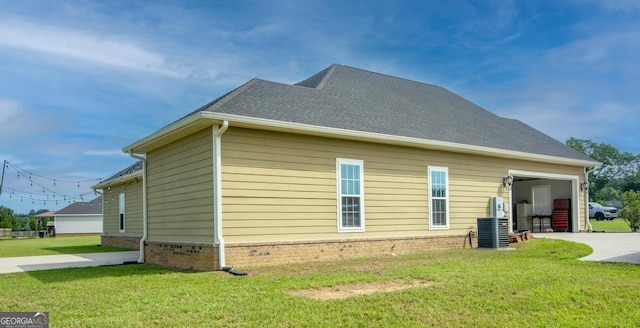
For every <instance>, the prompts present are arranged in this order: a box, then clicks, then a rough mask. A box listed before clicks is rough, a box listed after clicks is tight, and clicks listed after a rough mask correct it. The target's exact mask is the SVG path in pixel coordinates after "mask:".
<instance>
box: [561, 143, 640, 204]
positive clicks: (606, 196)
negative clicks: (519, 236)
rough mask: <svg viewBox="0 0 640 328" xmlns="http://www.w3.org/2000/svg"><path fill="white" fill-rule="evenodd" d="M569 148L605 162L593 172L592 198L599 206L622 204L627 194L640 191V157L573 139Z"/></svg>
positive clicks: (590, 176)
mask: <svg viewBox="0 0 640 328" xmlns="http://www.w3.org/2000/svg"><path fill="white" fill-rule="evenodd" d="M566 144H567V146H569V147H571V148H573V149H575V150H577V151H579V152H581V153H583V154H585V155H587V156H589V157H591V158H593V159H594V160H596V161H598V162H601V163H602V166H600V167H598V168H596V169H595V170H592V171H591V172H590V173H589V199H590V200H591V201H594V202H598V203H603V204H606V203H609V202H611V201H622V195H623V194H624V193H625V192H626V191H630V190H633V191H638V190H640V154H638V155H634V154H632V153H629V152H620V151H619V150H618V149H617V148H616V147H614V146H612V145H609V144H605V143H596V142H593V141H591V140H585V139H576V138H569V139H567V141H566Z"/></svg>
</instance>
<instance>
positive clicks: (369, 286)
mask: <svg viewBox="0 0 640 328" xmlns="http://www.w3.org/2000/svg"><path fill="white" fill-rule="evenodd" d="M433 285H434V283H433V282H432V281H425V280H412V281H406V280H400V279H399V280H392V281H384V282H361V283H354V284H348V285H337V286H331V287H321V288H311V289H299V290H294V291H292V292H291V294H293V295H297V296H304V297H309V298H313V299H316V300H323V301H327V300H339V299H345V298H349V297H357V296H362V295H370V294H375V293H380V292H383V293H387V292H394V291H398V290H405V289H411V288H425V287H431V286H433Z"/></svg>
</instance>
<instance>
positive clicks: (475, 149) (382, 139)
mask: <svg viewBox="0 0 640 328" xmlns="http://www.w3.org/2000/svg"><path fill="white" fill-rule="evenodd" d="M225 120H226V121H229V125H230V126H236V127H246V128H254V129H260V130H271V131H280V132H291V133H302V134H307V135H315V136H322V137H331V138H339V139H351V140H360V141H368V142H377V143H384V144H391V145H401V146H409V147H417V148H424V149H434V150H444V151H452V152H459V153H467V154H476V155H483V156H495V157H501V158H511V159H523V160H530V161H536V162H545V163H556V164H564V165H575V166H581V167H593V166H600V165H601V164H602V163H599V162H596V161H588V160H579V159H571V158H565V157H558V156H549V155H540V154H532V153H526V152H520V151H513V150H504V149H497V148H491V147H483V146H474V145H466V144H460V143H454V142H446V141H438V140H427V139H420V138H412V137H403V136H394V135H388V134H382V133H374V132H363V131H355V130H347V129H339V128H331V127H325V126H318V125H311V124H302V123H292V122H284V121H278V120H270V119H264V118H255V117H247V116H241V115H233V114H225V113H215V112H206V111H203V112H196V113H193V114H191V115H189V116H186V117H184V118H182V119H180V120H178V121H176V122H174V123H172V124H170V125H168V126H166V127H164V128H162V129H160V130H158V131H156V132H154V133H152V134H150V135H149V136H147V137H145V138H143V139H141V140H139V141H137V142H135V143H133V144H131V145H129V146H127V147H125V148H123V149H122V150H123V151H124V152H125V153H129V152H133V153H137V154H143V153H146V151H147V150H148V149H149V148H153V147H150V146H151V145H152V144H154V143H156V142H159V140H160V139H165V140H172V137H179V136H180V135H181V133H186V132H187V131H189V130H191V129H192V128H204V127H206V126H210V125H211V124H216V123H220V122H222V121H225ZM94 189H95V188H94Z"/></svg>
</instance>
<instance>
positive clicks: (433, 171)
mask: <svg viewBox="0 0 640 328" xmlns="http://www.w3.org/2000/svg"><path fill="white" fill-rule="evenodd" d="M428 171H429V218H430V219H429V220H430V221H429V228H430V229H433V230H435V229H449V169H448V168H446V167H436V166H433V167H429V169H428Z"/></svg>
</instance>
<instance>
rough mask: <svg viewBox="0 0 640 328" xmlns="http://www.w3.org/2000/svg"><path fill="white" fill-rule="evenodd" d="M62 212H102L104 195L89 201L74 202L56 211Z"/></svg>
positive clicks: (59, 213)
mask: <svg viewBox="0 0 640 328" xmlns="http://www.w3.org/2000/svg"><path fill="white" fill-rule="evenodd" d="M61 214H102V196H98V197H97V198H95V199H93V200H91V201H88V202H74V203H71V204H69V205H68V206H66V207H64V208H63V209H61V210H59V211H57V212H55V215H61Z"/></svg>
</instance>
